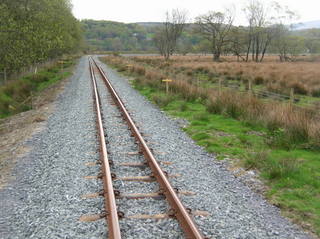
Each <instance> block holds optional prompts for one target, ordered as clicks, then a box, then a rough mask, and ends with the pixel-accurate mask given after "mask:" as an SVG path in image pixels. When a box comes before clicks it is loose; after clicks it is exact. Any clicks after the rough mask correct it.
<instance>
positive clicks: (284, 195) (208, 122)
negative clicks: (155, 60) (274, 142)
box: [135, 85, 320, 235]
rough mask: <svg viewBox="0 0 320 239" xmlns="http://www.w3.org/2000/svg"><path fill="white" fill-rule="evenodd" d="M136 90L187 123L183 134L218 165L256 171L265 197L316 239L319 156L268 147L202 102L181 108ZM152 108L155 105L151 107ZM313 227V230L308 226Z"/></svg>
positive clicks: (259, 134) (265, 137) (260, 131)
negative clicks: (232, 163)
mask: <svg viewBox="0 0 320 239" xmlns="http://www.w3.org/2000/svg"><path fill="white" fill-rule="evenodd" d="M135 87H136V88H137V89H138V90H139V91H140V92H141V93H142V94H143V95H145V96H146V97H147V98H149V99H150V100H151V101H153V102H155V101H154V99H155V98H158V97H160V98H162V99H163V100H162V101H165V102H166V103H165V104H159V106H160V107H161V108H162V109H163V110H165V111H166V112H167V113H168V114H169V115H172V116H174V117H180V118H183V119H187V120H188V121H189V122H190V125H189V126H187V127H186V128H184V130H185V131H186V132H187V133H188V134H189V135H190V136H191V137H192V139H193V140H195V141H196V142H197V144H199V145H201V146H203V147H205V148H206V150H207V151H208V152H211V153H215V154H216V155H217V158H218V159H223V158H226V157H228V158H236V159H240V162H241V164H242V166H243V167H244V168H247V169H251V168H256V169H258V170H259V171H260V172H261V177H262V178H263V179H265V181H266V183H267V185H268V186H269V191H268V192H267V195H266V196H267V197H268V198H269V200H270V201H271V202H272V203H274V204H275V205H277V206H278V207H280V208H281V209H282V211H283V213H284V214H285V215H287V216H288V217H290V218H292V219H293V220H295V221H296V222H298V223H300V224H302V225H307V226H306V227H307V228H309V229H310V228H312V229H311V230H313V231H314V232H315V233H316V234H317V235H320V154H319V152H317V151H308V150H303V149H291V150H287V149H285V148H281V147H280V146H278V147H275V146H271V145H270V144H269V143H268V141H269V137H270V134H269V132H268V129H266V128H262V127H260V126H254V125H250V124H248V123H246V122H242V121H238V120H235V119H232V118H228V117H225V116H222V115H216V114H211V113H209V112H207V110H206V107H205V106H204V104H203V103H202V102H199V101H193V102H185V101H183V100H181V99H179V96H172V95H169V96H168V97H167V101H166V100H165V99H164V98H165V97H166V95H165V94H164V93H163V92H157V91H155V90H154V89H151V88H150V87H142V86H137V85H135ZM155 103H156V102H155ZM308 225H311V226H308Z"/></svg>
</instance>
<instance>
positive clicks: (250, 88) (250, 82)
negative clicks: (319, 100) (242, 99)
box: [248, 79, 252, 97]
mask: <svg viewBox="0 0 320 239" xmlns="http://www.w3.org/2000/svg"><path fill="white" fill-rule="evenodd" d="M248 90H249V91H248V93H249V96H250V97H252V79H249V89H248Z"/></svg>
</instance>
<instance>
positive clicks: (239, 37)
mask: <svg viewBox="0 0 320 239" xmlns="http://www.w3.org/2000/svg"><path fill="white" fill-rule="evenodd" d="M247 37H248V36H247V29H246V28H245V27H241V26H240V27H232V28H231V31H230V33H229V42H228V45H227V51H228V52H230V53H232V54H233V55H235V56H237V60H238V61H239V60H240V59H241V60H242V61H246V58H245V56H244V55H243V54H244V53H245V52H246V50H247V48H246V43H247Z"/></svg>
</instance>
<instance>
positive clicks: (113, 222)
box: [89, 60, 121, 239]
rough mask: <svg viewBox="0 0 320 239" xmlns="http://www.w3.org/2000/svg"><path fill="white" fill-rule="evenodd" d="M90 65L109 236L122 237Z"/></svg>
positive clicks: (97, 94)
mask: <svg viewBox="0 0 320 239" xmlns="http://www.w3.org/2000/svg"><path fill="white" fill-rule="evenodd" d="M89 67H90V74H91V80H92V86H93V92H94V94H93V95H94V96H93V97H94V103H95V110H96V115H97V118H96V119H97V128H98V135H99V141H100V158H101V162H102V164H101V165H102V178H103V189H104V196H105V208H106V211H107V212H106V214H107V215H106V219H107V224H108V229H109V238H110V239H120V238H121V234H120V226H119V219H118V212H117V205H116V199H115V194H114V191H113V185H112V177H111V171H110V165H109V160H108V153H107V147H106V140H105V136H104V135H105V134H104V129H103V125H102V116H101V110H100V100H99V93H98V90H97V84H96V78H95V75H94V70H93V65H92V62H91V61H90V60H89Z"/></svg>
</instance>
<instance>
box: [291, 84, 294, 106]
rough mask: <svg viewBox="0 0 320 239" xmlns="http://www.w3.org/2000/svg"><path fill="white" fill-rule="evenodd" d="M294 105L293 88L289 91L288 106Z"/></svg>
mask: <svg viewBox="0 0 320 239" xmlns="http://www.w3.org/2000/svg"><path fill="white" fill-rule="evenodd" d="M293 103H294V88H291V89H290V104H293Z"/></svg>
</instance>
